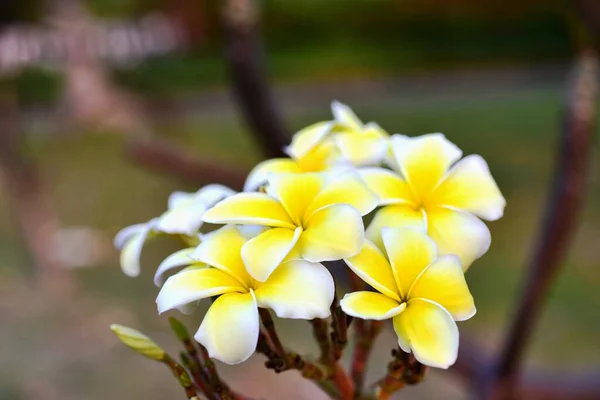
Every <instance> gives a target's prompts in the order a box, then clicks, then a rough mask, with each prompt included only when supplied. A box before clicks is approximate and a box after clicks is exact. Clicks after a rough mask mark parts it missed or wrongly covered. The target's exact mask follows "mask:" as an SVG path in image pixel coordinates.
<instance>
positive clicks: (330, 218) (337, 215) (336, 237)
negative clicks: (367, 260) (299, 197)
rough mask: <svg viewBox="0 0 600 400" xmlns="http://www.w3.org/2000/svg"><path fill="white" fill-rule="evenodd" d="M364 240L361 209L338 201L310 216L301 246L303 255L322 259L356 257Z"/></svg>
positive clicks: (299, 246) (312, 259) (298, 245)
mask: <svg viewBox="0 0 600 400" xmlns="http://www.w3.org/2000/svg"><path fill="white" fill-rule="evenodd" d="M363 241H364V226H363V222H362V218H361V215H360V214H359V212H358V211H356V209H355V208H354V207H352V206H350V205H348V204H334V205H331V206H327V207H324V208H321V209H320V210H318V211H317V212H315V213H314V214H313V215H312V216H311V217H310V219H309V220H308V221H307V223H306V226H305V230H304V232H302V235H300V239H299V240H298V244H297V247H298V251H299V253H300V255H301V256H302V258H304V259H306V260H308V261H311V262H321V261H332V260H340V259H343V258H348V257H352V256H353V255H355V254H358V252H359V251H360V248H361V246H362V244H363Z"/></svg>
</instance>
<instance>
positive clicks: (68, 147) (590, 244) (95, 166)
mask: <svg viewBox="0 0 600 400" xmlns="http://www.w3.org/2000/svg"><path fill="white" fill-rule="evenodd" d="M561 99H562V93H561V92H560V91H559V90H557V89H552V88H550V89H532V90H519V91H515V92H514V93H509V94H503V95H502V96H493V95H490V94H489V93H484V92H477V93H475V94H472V95H469V96H461V97H460V98H458V99H457V100H456V101H444V102H439V101H436V100H435V99H429V100H427V99H425V100H423V99H421V101H418V102H414V103H411V104H406V102H405V101H404V102H402V103H396V102H395V101H394V100H393V99H392V100H388V101H386V102H378V100H377V99H370V100H367V99H363V100H361V101H360V102H359V104H357V105H356V106H355V107H354V108H355V110H356V111H357V113H358V115H359V116H361V117H362V118H364V119H365V120H376V121H378V122H379V123H380V124H381V125H382V126H383V127H384V128H386V129H388V130H389V131H390V132H401V133H404V134H410V135H418V134H422V133H427V132H435V131H440V130H441V131H443V132H444V133H445V134H446V135H447V136H448V137H449V138H450V139H451V140H452V141H454V142H455V143H457V144H458V145H459V146H460V147H461V148H462V149H463V150H464V152H465V153H466V154H469V153H479V154H481V155H482V156H484V157H485V158H486V160H488V162H489V164H490V168H491V171H492V173H493V174H494V176H495V178H496V179H497V181H498V184H499V186H500V188H501V189H502V191H503V193H504V195H505V196H506V198H507V203H508V206H507V209H506V213H505V216H504V218H503V219H501V220H500V221H498V222H494V223H491V224H490V229H491V231H492V237H493V244H492V247H491V249H490V251H489V253H488V254H486V255H485V256H484V257H483V258H482V259H481V260H479V261H477V262H476V263H475V264H474V266H473V267H472V268H471V270H470V271H469V273H468V275H467V279H468V281H469V284H470V286H471V289H472V292H473V294H474V297H475V299H476V304H477V306H478V314H477V315H476V316H475V317H474V318H473V319H472V320H470V321H467V322H465V323H461V329H462V330H463V331H464V332H468V333H469V334H470V335H471V336H473V337H475V338H476V339H477V340H480V341H481V342H483V343H484V344H485V345H486V346H487V347H489V348H495V347H497V345H498V343H499V342H498V339H499V338H500V337H501V335H502V333H503V331H504V329H505V327H506V324H507V322H508V320H509V318H510V315H511V311H512V310H513V309H514V304H515V301H516V299H515V294H516V293H517V290H518V289H519V287H520V286H519V283H520V280H521V278H522V274H523V266H524V264H525V260H526V258H527V255H528V251H529V248H530V246H531V244H532V240H533V238H534V235H535V232H536V230H537V224H538V220H539V217H540V215H541V212H542V204H544V201H545V195H546V190H547V186H548V184H549V179H550V173H551V168H552V157H553V155H554V150H555V146H556V138H557V130H558V129H559V126H560V125H559V121H560V120H559V111H560V101H561ZM351 105H352V104H351ZM291 117H292V119H291V122H292V125H293V127H294V128H296V129H298V128H300V127H302V126H303V125H305V124H308V123H309V122H312V121H315V120H320V119H326V118H329V114H328V110H326V109H319V110H316V109H309V110H307V111H303V112H300V113H295V114H293V115H292V116H291ZM158 128H159V131H160V132H159V133H162V134H165V135H166V134H169V135H170V136H173V134H174V135H175V137H176V139H177V141H179V142H180V143H182V144H184V145H185V146H188V147H189V148H191V149H195V150H196V151H197V153H198V154H199V155H200V156H202V155H203V154H210V155H211V157H219V156H222V157H223V158H224V159H226V160H228V161H227V162H232V163H237V164H240V165H252V163H254V162H256V161H258V159H259V157H258V154H257V151H256V150H257V149H256V147H255V145H254V144H253V143H252V141H251V138H250V135H249V134H248V132H247V131H246V130H245V128H244V127H243V126H242V125H241V124H240V122H239V121H238V119H237V118H226V117H223V116H214V117H208V116H207V117H203V118H200V117H194V116H191V117H188V118H184V119H181V120H178V121H176V122H173V121H171V122H164V123H162V124H161V125H159V127H158ZM31 141H32V143H31V145H32V147H33V148H35V152H34V154H35V155H36V157H37V158H38V159H39V162H40V164H41V165H40V167H41V169H42V171H43V173H44V174H45V176H47V178H48V179H49V182H48V184H49V185H50V186H51V187H52V188H53V197H54V200H55V202H56V204H57V206H58V209H59V212H60V214H61V217H62V218H63V219H64V222H65V224H67V225H89V226H93V227H96V228H99V229H101V230H103V231H105V232H106V233H107V234H109V235H110V236H112V235H114V234H115V233H116V232H117V231H118V230H119V229H120V228H121V227H123V226H126V225H129V224H132V223H136V222H140V221H145V220H147V219H149V218H150V217H152V216H154V215H157V214H158V213H160V212H161V211H162V210H163V209H164V207H165V205H166V199H167V196H168V194H169V193H170V192H171V191H173V190H176V189H183V190H193V189H194V188H195V187H194V185H191V184H190V183H189V182H183V181H181V180H179V179H178V178H177V177H176V176H164V175H160V174H155V173H153V172H151V171H148V170H146V169H144V168H143V167H140V166H136V165H134V164H131V163H130V162H129V161H127V160H126V159H125V158H124V156H123V152H122V144H123V143H122V141H123V140H122V137H120V136H117V135H100V134H94V135H81V136H77V137H73V136H59V137H56V138H52V139H51V140H48V139H46V138H43V137H40V136H35V137H32V138H31ZM594 152H595V155H596V156H598V155H599V151H598V148H597V146H596V148H595V149H594ZM593 171H594V172H593V180H592V182H591V184H590V189H589V199H588V202H587V204H586V207H585V210H584V212H583V215H582V217H581V225H580V227H579V230H578V234H577V240H576V243H575V245H574V246H573V248H572V249H571V251H570V253H569V257H568V260H567V262H566V264H565V268H564V269H563V270H562V272H561V274H560V276H559V278H558V284H557V285H556V286H554V287H553V288H552V291H551V295H550V298H549V301H548V305H547V307H546V308H545V310H544V313H543V315H542V320H541V323H540V325H539V326H538V329H537V330H536V333H535V338H534V341H533V343H532V346H531V351H530V358H529V362H528V363H529V364H530V365H542V366H544V367H545V368H550V369H560V370H570V369H579V368H585V367H586V366H591V365H595V366H598V363H599V360H598V355H597V352H596V351H593V349H597V345H596V344H595V340H596V338H597V337H598V336H599V335H600V320H599V319H598V317H597V313H595V312H594V311H593V310H597V309H598V307H599V306H600V292H598V290H597V288H598V285H599V284H600V270H599V269H598V260H599V259H600V248H598V246H597V245H595V241H596V238H597V236H598V229H599V228H598V227H600V183H599V180H598V179H599V177H598V172H597V169H593ZM6 206H7V204H6V198H5V197H3V196H1V195H0V212H1V213H2V214H0V216H2V218H1V219H0V235H1V237H0V238H1V240H0V243H2V244H3V245H2V252H3V262H5V263H8V264H5V265H8V266H10V267H11V268H9V269H3V271H2V272H0V276H2V279H3V280H4V281H5V282H10V281H11V280H15V279H16V280H17V282H18V280H19V279H24V278H23V277H22V274H23V273H22V272H21V271H22V268H23V267H22V266H23V265H25V264H26V263H27V261H26V260H25V259H24V258H23V254H22V250H20V248H19V247H18V242H17V241H16V238H15V235H14V229H13V228H12V227H11V226H10V225H8V221H9V218H8V211H6V210H7V207H6ZM5 217H6V218H5ZM174 248H175V247H174V244H173V243H172V242H166V241H157V242H156V243H155V245H150V246H149V247H148V251H147V252H145V253H144V257H143V264H144V266H145V269H144V272H143V274H142V276H141V277H140V278H138V279H129V278H126V277H124V276H123V275H122V274H121V272H120V270H119V269H118V267H117V255H116V252H115V255H114V257H113V260H112V262H110V263H109V264H108V265H106V266H105V267H104V268H97V269H92V270H82V271H76V272H74V273H73V275H74V276H75V277H76V279H77V281H79V282H80V283H81V284H82V285H83V288H84V293H85V295H86V298H87V299H88V301H91V300H89V299H92V300H93V301H92V303H91V305H86V306H85V307H86V308H85V310H84V313H83V314H82V315H86V316H85V317H82V318H83V320H84V321H87V319H86V318H92V317H93V316H94V315H95V314H100V315H103V314H102V310H105V309H108V308H110V307H113V308H114V307H116V308H118V309H119V310H121V312H127V313H129V314H126V316H125V317H123V316H121V318H124V319H125V320H126V321H133V322H131V323H134V324H136V326H137V327H140V328H142V329H145V330H147V331H149V332H151V333H152V334H153V335H155V336H156V335H157V336H158V338H159V339H161V340H162V342H163V343H171V346H172V345H173V343H174V341H173V340H172V339H170V338H169V336H168V333H167V331H166V322H165V321H164V319H159V318H158V317H157V316H156V315H155V308H154V297H155V295H156V289H155V288H154V287H153V286H152V284H151V275H152V272H153V269H154V268H155V266H156V265H157V263H158V262H159V260H160V259H161V257H164V256H165V255H166V254H168V252H169V251H170V250H173V249H174ZM3 274H4V275H3ZM47 307H50V306H47ZM46 312H50V313H51V315H52V317H50V316H49V317H48V318H45V319H44V320H43V321H44V322H43V324H44V326H43V327H40V326H39V325H38V324H40V320H39V319H36V318H39V317H35V316H30V317H27V316H24V317H19V318H17V317H16V315H13V316H11V317H9V318H10V319H9V321H12V322H11V329H9V332H7V333H4V334H5V335H8V336H7V337H5V338H4V340H7V341H8V342H9V343H11V344H12V345H11V349H10V350H9V351H8V355H7V357H8V358H7V359H8V361H9V362H6V363H2V365H0V376H7V377H9V380H7V382H23V381H25V380H26V379H27V373H28V372H29V371H28V370H27V369H26V368H27V367H26V364H24V361H25V360H20V361H19V362H17V361H15V360H17V359H21V358H23V354H25V359H27V357H32V358H35V357H40V356H42V357H50V356H51V354H48V352H50V350H48V349H45V348H44V347H43V345H42V343H43V341H41V342H40V338H39V335H45V333H44V332H45V331H46V330H47V329H51V328H52V329H55V330H57V332H59V333H55V334H58V335H59V336H60V332H61V329H63V328H61V327H60V321H61V320H62V319H63V318H65V317H64V316H60V315H61V310H46ZM130 314H133V315H135V318H133V317H132V316H131V315H130ZM88 315H89V316H88ZM111 315H112V314H110V315H109V316H108V317H107V318H112V317H111ZM119 315H120V314H117V316H116V317H115V318H117V319H118V318H119V317H118V316H119ZM200 318H201V315H200V314H196V315H194V316H192V317H190V318H187V320H188V321H192V324H194V325H195V324H197V323H198V321H199V320H200ZM109 322H124V321H123V320H119V321H108V320H107V324H108V323H109ZM83 323H85V322H83ZM57 324H58V325H57ZM297 326H298V324H296V323H291V324H285V323H284V324H282V329H283V330H284V332H285V333H284V336H287V335H289V336H290V337H292V338H293V340H294V341H298V343H299V345H300V346H306V344H305V343H303V344H302V343H301V342H303V341H304V339H303V337H304V336H305V333H304V334H301V333H300V332H303V331H298V330H297ZM106 327H108V325H106ZM32 329H33V330H34V331H35V330H37V329H39V332H37V333H35V332H34V333H32V331H31V330H32ZM23 332H29V333H28V334H26V335H24V336H23ZM63 334H64V333H63ZM104 334H107V335H109V333H108V331H106V332H101V333H98V335H104ZM22 337H23V338H28V339H27V340H28V341H33V343H34V349H36V350H35V352H34V353H33V354H31V353H30V352H29V351H26V350H25V349H27V348H29V347H30V346H31V343H30V342H25V341H23V340H24V339H21V338H22ZM32 337H33V338H35V339H31V338H32ZM84 338H86V339H85V340H88V339H89V338H88V337H87V336H84ZM106 340H109V341H110V339H106ZM386 343H387V344H389V338H388V341H387V342H386ZM37 346H41V347H37ZM387 352H388V349H387V348H385V347H380V348H378V350H377V353H376V355H377V358H378V359H380V360H381V359H385V357H387ZM50 353H51V352H50ZM5 356H6V355H5ZM94 357H95V358H94V359H91V361H88V362H87V363H86V362H83V361H79V362H80V363H83V364H82V365H83V366H80V367H76V366H74V365H73V364H72V363H67V364H66V365H65V366H62V369H59V370H57V371H55V372H53V373H52V374H51V375H49V376H53V377H54V378H53V379H55V380H57V382H60V383H61V384H62V385H65V387H67V388H68V390H70V391H71V392H72V393H75V397H73V398H77V394H78V393H79V394H81V393H82V391H83V392H84V393H86V398H90V399H96V398H97V399H100V398H107V397H106V396H108V398H127V396H131V397H132V398H137V397H140V396H141V395H142V394H143V395H144V396H145V398H163V397H161V395H160V394H159V393H162V394H163V395H164V394H165V393H176V394H178V393H179V392H178V389H177V388H176V387H175V385H174V383H173V382H171V381H170V379H169V376H168V373H167V372H166V371H162V369H160V368H154V367H152V366H148V367H146V364H147V363H146V361H145V360H139V361H138V360H137V359H136V358H135V357H136V356H134V355H130V354H128V353H126V350H125V349H124V348H120V347H119V348H116V349H114V351H112V352H109V353H107V354H104V355H103V356H102V357H99V356H94ZM11 360H12V361H11ZM115 363H123V366H121V367H117V366H116V365H117V364H115ZM132 363H133V364H132ZM15 365H16V366H17V368H15V367H14V366H15ZM76 365H78V364H76ZM119 365H120V364H119ZM131 365H134V366H140V367H142V366H143V367H142V368H144V371H145V372H146V373H148V374H152V376H156V379H157V381H156V382H165V385H171V386H167V389H164V388H163V389H161V390H162V391H157V392H154V391H152V390H150V389H149V388H148V386H147V385H143V384H141V382H138V379H141V377H134V376H128V378H127V380H125V379H123V378H122V376H123V375H122V374H123V373H124V370H123V369H124V368H126V366H131ZM74 368H77V369H76V370H75V369H74ZM80 368H83V369H80ZM146 368H148V369H146ZM153 368H154V369H153ZM41 371H42V372H40V373H42V374H43V373H46V374H48V373H49V372H48V371H49V370H47V369H43V368H42V369H41ZM73 373H76V375H75V376H73V375H72V374H73ZM100 377H101V379H102V380H103V381H109V382H113V384H114V387H107V386H106V385H101V384H100V381H99V379H100ZM246 379H247V378H246ZM136 382H138V383H140V385H138V384H137V383H136ZM431 382H436V381H431ZM434 384H435V383H428V381H426V382H425V383H424V385H423V389H415V391H414V392H412V393H415V396H417V397H418V398H427V396H425V395H423V393H427V391H428V390H431V389H432V387H433V386H431V385H434ZM0 388H2V385H0ZM2 390H11V389H10V388H3V389H2ZM171 390H172V391H171ZM421 390H422V391H421ZM92 393H93V394H92ZM434 393H435V392H434ZM111 394H112V397H111ZM429 398H435V395H432V396H430V397H429Z"/></svg>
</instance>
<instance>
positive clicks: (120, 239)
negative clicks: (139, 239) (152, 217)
mask: <svg viewBox="0 0 600 400" xmlns="http://www.w3.org/2000/svg"><path fill="white" fill-rule="evenodd" d="M146 225H148V223H147V222H145V223H143V224H135V225H130V226H128V227H125V228H123V229H121V230H120V231H119V232H118V233H117V234H116V236H115V239H114V245H115V247H116V248H117V249H119V250H121V249H122V248H123V246H125V243H127V242H128V241H129V239H131V238H132V237H133V236H135V235H138V234H139V233H141V232H143V231H144V230H145V229H146Z"/></svg>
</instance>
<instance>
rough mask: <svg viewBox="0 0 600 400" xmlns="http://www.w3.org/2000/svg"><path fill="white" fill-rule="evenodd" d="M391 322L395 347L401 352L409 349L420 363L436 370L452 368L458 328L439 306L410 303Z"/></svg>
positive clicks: (432, 303) (456, 353)
mask: <svg viewBox="0 0 600 400" xmlns="http://www.w3.org/2000/svg"><path fill="white" fill-rule="evenodd" d="M393 321H394V330H395V331H396V334H397V335H398V338H399V339H398V344H399V345H400V346H401V347H402V348H403V349H404V348H405V347H406V346H409V347H410V349H411V350H412V352H413V353H414V355H415V358H416V359H417V360H418V361H419V362H421V363H423V364H425V365H429V366H431V367H437V368H448V367H449V366H450V365H452V364H454V362H455V361H456V357H457V355H458V327H457V326H456V323H455V322H454V320H453V319H452V316H451V315H450V313H449V312H448V311H446V310H445V309H444V308H443V307H441V306H440V305H439V304H436V303H434V302H431V301H428V300H423V299H412V300H410V301H409V302H408V305H407V307H406V309H405V310H404V311H403V312H401V313H400V314H399V315H397V316H395V317H394V320H393Z"/></svg>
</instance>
